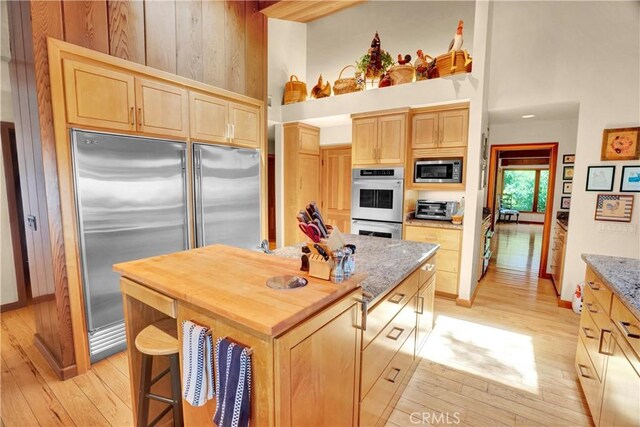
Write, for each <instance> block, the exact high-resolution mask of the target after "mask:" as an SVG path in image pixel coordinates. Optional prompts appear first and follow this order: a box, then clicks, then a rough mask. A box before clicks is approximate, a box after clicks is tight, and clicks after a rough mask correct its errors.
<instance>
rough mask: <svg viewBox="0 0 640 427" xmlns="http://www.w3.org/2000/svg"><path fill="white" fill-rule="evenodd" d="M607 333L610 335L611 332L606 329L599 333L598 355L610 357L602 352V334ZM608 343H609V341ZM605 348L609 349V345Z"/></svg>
mask: <svg viewBox="0 0 640 427" xmlns="http://www.w3.org/2000/svg"><path fill="white" fill-rule="evenodd" d="M605 332H606V333H608V334H610V333H611V331H609V330H607V329H603V330H601V331H600V342H599V343H598V353H600V354H604V355H605V356H612V355H613V354H612V353H610V352H608V351H602V343H604V334H605ZM609 343H610V341H609ZM607 347H610V344H608V345H607Z"/></svg>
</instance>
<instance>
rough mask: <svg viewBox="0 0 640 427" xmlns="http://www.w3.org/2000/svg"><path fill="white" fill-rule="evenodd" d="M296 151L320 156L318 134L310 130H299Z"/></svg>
mask: <svg viewBox="0 0 640 427" xmlns="http://www.w3.org/2000/svg"><path fill="white" fill-rule="evenodd" d="M298 151H299V152H300V153H307V154H320V134H319V133H318V132H316V131H313V130H310V129H305V128H299V139H298Z"/></svg>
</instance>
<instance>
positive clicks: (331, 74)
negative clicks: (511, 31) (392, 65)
mask: <svg viewBox="0 0 640 427" xmlns="http://www.w3.org/2000/svg"><path fill="white" fill-rule="evenodd" d="M474 11H475V5H474V2H469V1H465V2H462V1H460V2H458V1H455V2H441V1H440V2H437V1H368V2H365V3H362V4H359V5H357V6H354V7H351V8H348V9H346V10H344V11H341V12H340V13H336V14H334V15H330V16H327V17H325V18H321V19H318V20H316V21H313V22H310V23H309V24H308V29H307V52H308V55H307V78H308V79H309V89H311V88H312V87H313V86H314V85H315V84H316V81H317V79H318V76H319V75H320V74H322V76H323V77H324V79H325V81H326V80H329V81H330V82H331V86H333V82H334V80H336V79H337V78H338V74H339V73H340V70H341V69H342V68H343V67H344V66H346V65H349V64H355V61H357V60H358V59H360V57H361V56H362V55H364V54H365V53H367V50H368V49H369V47H370V46H371V39H373V36H374V34H375V32H376V31H378V34H379V35H380V40H381V47H382V49H384V50H386V51H387V52H389V53H390V54H391V56H392V57H393V58H394V59H395V58H396V57H397V55H398V54H402V56H404V55H405V54H410V55H411V57H412V62H413V60H415V58H416V52H417V50H418V49H422V50H423V52H424V53H426V54H429V55H431V56H437V55H440V54H443V53H445V52H447V48H448V47H449V42H450V41H451V39H452V38H453V35H454V33H455V31H456V27H457V25H458V20H460V19H462V20H464V24H465V28H464V33H463V35H464V46H463V47H465V48H467V49H468V50H469V52H471V53H473V49H472V46H473V31H474V28H473V25H474V22H473V20H474ZM345 73H347V71H345ZM344 76H347V77H349V76H353V69H351V74H345V75H343V77H344Z"/></svg>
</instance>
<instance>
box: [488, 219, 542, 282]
mask: <svg viewBox="0 0 640 427" xmlns="http://www.w3.org/2000/svg"><path fill="white" fill-rule="evenodd" d="M542 228H543V225H542V224H516V223H514V222H506V223H504V222H500V223H498V224H497V225H496V229H495V235H494V236H493V242H492V246H493V248H494V249H493V256H492V257H491V263H492V264H493V265H495V266H496V267H501V268H506V269H512V270H522V271H528V272H530V273H537V272H538V270H539V268H540V254H541V248H542Z"/></svg>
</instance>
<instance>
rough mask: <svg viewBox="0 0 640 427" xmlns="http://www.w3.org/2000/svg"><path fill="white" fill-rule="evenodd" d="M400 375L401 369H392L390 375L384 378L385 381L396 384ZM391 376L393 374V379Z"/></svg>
mask: <svg viewBox="0 0 640 427" xmlns="http://www.w3.org/2000/svg"><path fill="white" fill-rule="evenodd" d="M399 373H400V369H398V368H391V371H389V373H388V374H387V376H386V377H384V379H385V380H387V381H389V382H390V383H395V382H396V379H397V378H398V374H399ZM391 374H393V378H391Z"/></svg>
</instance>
